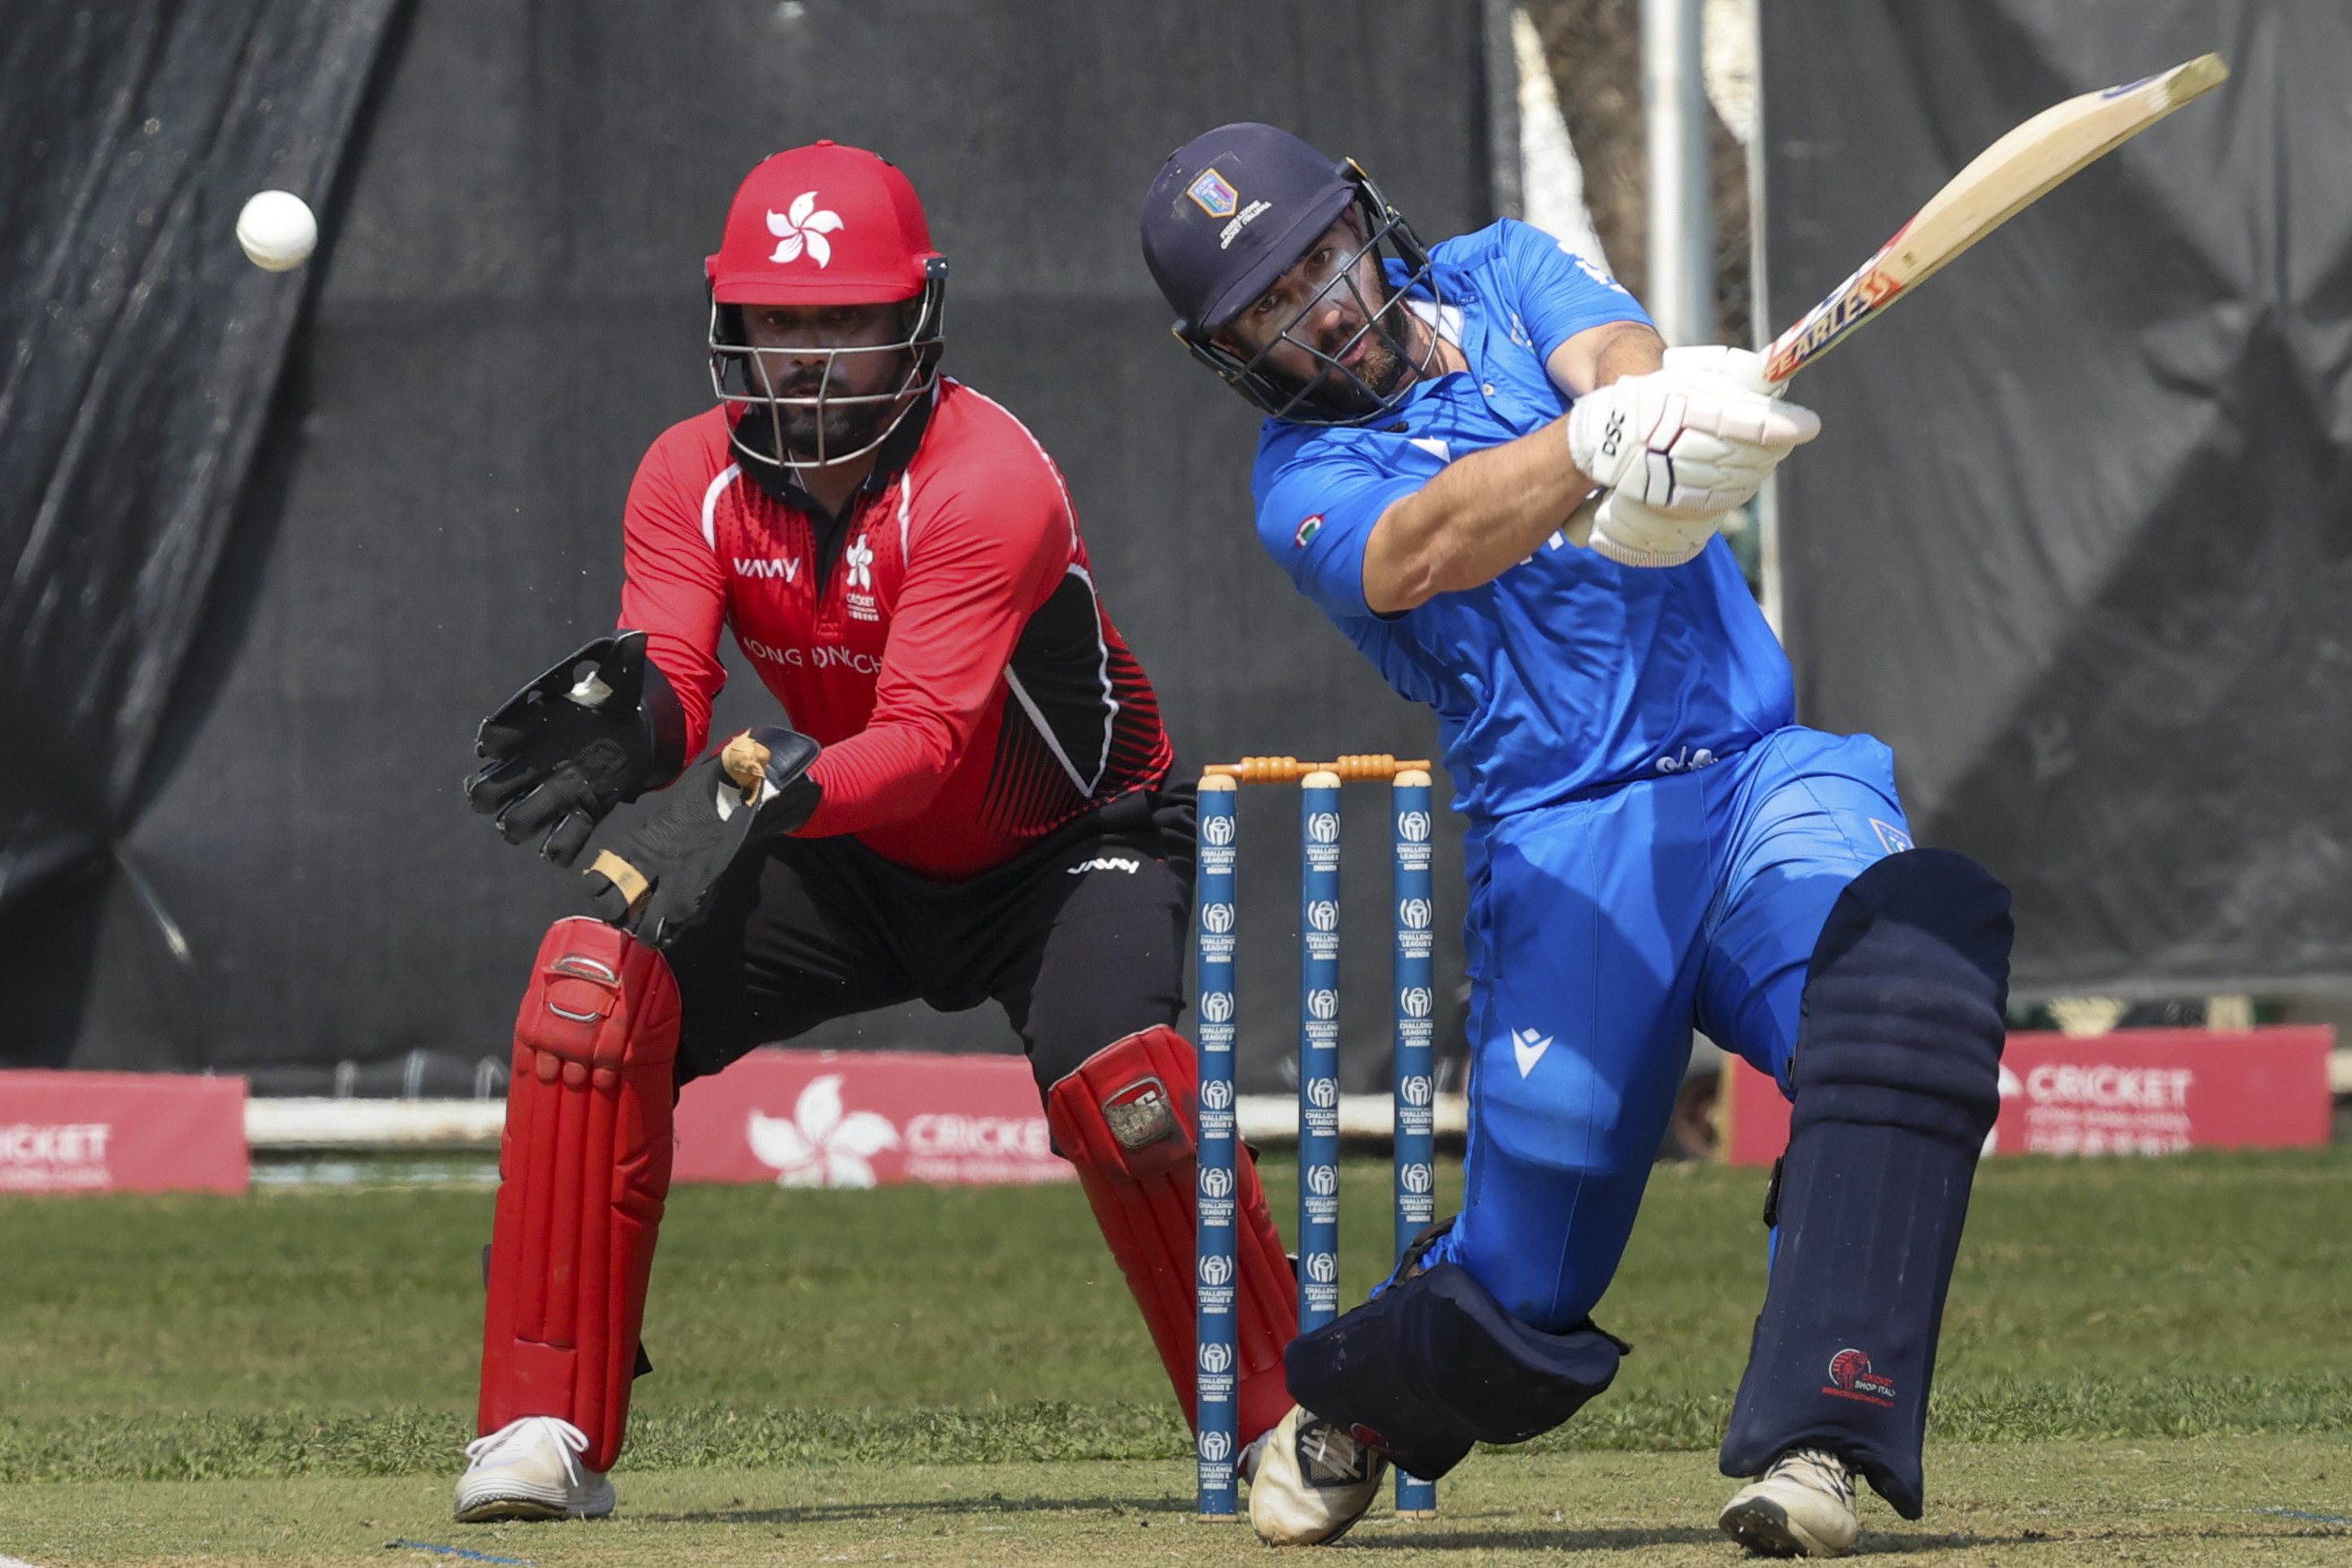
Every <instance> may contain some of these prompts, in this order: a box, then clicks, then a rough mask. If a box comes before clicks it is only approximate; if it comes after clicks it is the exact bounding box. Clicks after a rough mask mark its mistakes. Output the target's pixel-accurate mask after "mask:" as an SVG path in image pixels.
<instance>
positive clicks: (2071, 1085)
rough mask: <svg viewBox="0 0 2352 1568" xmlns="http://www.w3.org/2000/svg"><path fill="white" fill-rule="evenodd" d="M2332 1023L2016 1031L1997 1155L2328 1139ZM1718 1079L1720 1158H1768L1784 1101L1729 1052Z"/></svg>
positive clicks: (2003, 1083) (1777, 1146) (2008, 1052)
mask: <svg viewBox="0 0 2352 1568" xmlns="http://www.w3.org/2000/svg"><path fill="white" fill-rule="evenodd" d="M2335 1044H2336V1031H2335V1030H2333V1029H2331V1028H2328V1027H2326V1026H2325V1025H2306V1024H2284V1025H2277V1026H2271V1027H2266V1028H2260V1029H2252V1030H2248V1031H2245V1032H2242V1033H2236V1034H2217V1033H2214V1032H2212V1031H2210V1030H2206V1029H2118V1030H2116V1031H2115V1032H2114V1033H2112V1034H2105V1035H2088V1036H2072V1035H2056V1034H2042V1033H2034V1034H2024V1035H2011V1036H2010V1037H2009V1044H2008V1045H2007V1046H2006V1047H2004V1048H2003V1051H2002V1055H2001V1064H2000V1121H1998V1122H1996V1123H1994V1125H1993V1130H1992V1136H1991V1137H1990V1139H1988V1140H1987V1141H1986V1149H1985V1152H1987V1153H1992V1154H2177V1153H2179V1152H2182V1151H2183V1150H2187V1149H2290V1148H2301V1147H2306V1146H2309V1145H2312V1144H2317V1143H2325V1142H2327V1141H2328V1137H2329V1135H2330V1133H2331V1132H2332V1131H2333V1123H2334V1101H2333V1097H2332V1096H2331V1094H2330V1092H2329V1089H2328V1081H2327V1056H2328V1052H2329V1051H2330V1050H2331V1049H2333V1048H2334V1047H2335ZM1731 1060H1732V1062H1733V1064H1734V1065H1733V1069H1732V1077H1731V1079H1730V1080H1729V1081H1727V1083H1726V1084H1725V1086H1724V1088H1725V1091H1726V1100H1725V1122H1724V1126H1725V1129H1726V1133H1725V1138H1724V1144H1723V1148H1724V1158H1725V1159H1726V1160H1727V1162H1729V1163H1732V1164H1735V1165H1769V1164H1770V1163H1772V1162H1773V1161H1774V1160H1777V1159H1779V1158H1780V1152H1781V1151H1782V1150H1783V1149H1785V1148H1787V1147H1788V1143H1789V1102H1788V1101H1787V1100H1783V1099H1781V1098H1780V1089H1778V1088H1777V1087H1775V1086H1774V1084H1773V1082H1772V1080H1771V1079H1769V1078H1767V1077H1765V1076H1764V1075H1763V1074H1762V1073H1760V1072H1758V1071H1757V1070H1756V1069H1755V1068H1752V1067H1749V1066H1748V1064H1747V1063H1746V1062H1745V1061H1743V1060H1741V1059H1740V1058H1737V1057H1735V1058H1731Z"/></svg>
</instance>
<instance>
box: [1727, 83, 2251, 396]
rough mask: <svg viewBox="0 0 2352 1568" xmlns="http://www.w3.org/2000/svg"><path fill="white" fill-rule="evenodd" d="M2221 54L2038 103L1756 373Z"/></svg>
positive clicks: (1846, 323) (1792, 365)
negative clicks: (2100, 89) (2049, 102)
mask: <svg viewBox="0 0 2352 1568" xmlns="http://www.w3.org/2000/svg"><path fill="white" fill-rule="evenodd" d="M2229 76H2230V68H2229V67H2228V66H2227V65H2225V64H2224V63H2223V62H2222V59H2221V56H2219V55H2200V56H2199V57H2198V58H2195V59H2193V60H2190V61H2189V63H2188V64H2187V65H2180V66H2175V67H2173V68H2171V69H2170V70H2168V71H2166V72H2164V73H2163V74H2162V75H2161V76H2152V77H2149V78H2147V79H2146V80H2144V81H2135V82H2127V83H2126V84H2125V85H2124V86H2122V87H2111V88H2108V89H2106V90H2105V91H2104V92H2086V93H2084V94H2083V95H2082V96H2081V97H2080V98H2070V99H2068V100H2066V101H2065V102H2063V103H2061V104H2056V105H2053V107H2051V108H2049V109H2045V110H2042V112H2041V113H2039V114H2037V115H2035V116H2034V117H2033V118H2032V119H2031V120H2029V121H2026V122H2025V123H2024V124H2022V125H2021V126H2019V127H2018V128H2017V129H2016V130H2014V131H2011V132H2010V133H2009V134H2008V135H2006V136H2004V137H2002V138H2001V139H2000V141H1998V142H1994V143H1993V144H1992V145H1991V146H1990V147H1988V148H1986V149H1985V150H1984V151H1983V152H1981V153H1978V154H1977V155H1976V158H1975V160H1974V161H1973V162H1971V163H1969V166H1968V167H1967V168H1965V169H1962V170H1961V171H1960V172H1959V173H1958V174H1955V175H1953V176H1952V178H1951V180H1950V181H1949V182H1948V184H1946V185H1945V186H1944V188H1943V189H1942V190H1940V191H1937V193H1936V194H1935V195H1934V196H1933V197H1931V198H1930V199H1929V200H1928V203H1927V205H1926V206H1924V207H1921V208H1920V209H1919V210H1918V212H1917V213H1916V214H1914V215H1913V216H1912V218H1911V221H1910V222H1909V223H1906V224H1905V225H1904V226H1902V227H1901V228H1899V229H1897V230H1896V231H1895V237H1894V238H1893V239H1890V240H1888V241H1887V242H1886V243H1885V245H1884V246H1882V247H1879V251H1878V254H1877V255H1875V256H1874V257H1872V258H1870V259H1869V260H1868V261H1865V262H1864V263H1863V264H1862V268H1861V270H1859V271H1857V272H1856V273H1855V274H1854V275H1853V277H1851V278H1849V279H1846V280H1845V281H1844V282H1843V283H1841V284H1839V285H1838V286H1837V288H1836V289H1834V290H1832V293H1831V294H1830V297H1829V298H1828V299H1826V300H1822V302H1821V303H1820V304H1818V305H1816V306H1814V307H1813V308H1812V309H1811V310H1808V311H1806V312H1805V315H1804V319H1803V320H1801V321H1799V322H1798V323H1797V324H1796V325H1795V326H1793V327H1790V329H1789V330H1788V331H1785V332H1782V333H1781V334H1780V336H1779V337H1778V338H1776V339H1775V340H1773V343H1772V347H1771V349H1770V351H1769V353H1767V354H1766V355H1765V359H1764V377H1765V380H1766V382H1767V383H1768V384H1769V386H1774V387H1777V386H1779V385H1780V384H1782V383H1784V382H1786V381H1787V380H1788V379H1789V378H1790V376H1792V375H1794V374H1797V373H1798V372H1799V371H1801V370H1802V369H1804V368H1805V367H1806V366H1807V365H1809V364H1811V363H1813V361H1815V360H1817V359H1819V358H1821V356H1822V355H1823V354H1825V353H1829V352H1830V350H1831V349H1832V348H1834V347H1835V346H1836V345H1837V344H1838V343H1839V342H1841V341H1843V339H1844V337H1845V335H1846V334H1847V333H1848V332H1850V331H1853V330H1854V329H1855V328H1856V327H1858V326H1860V325H1862V324H1863V323H1864V321H1869V320H1870V319H1871V318H1872V317H1873V316H1875V315H1877V314H1878V313H1879V312H1880V311H1881V310H1885V309H1886V307H1887V306H1889V305H1891V304H1893V303H1894V302H1895V300H1899V299H1901V298H1902V297H1903V295H1904V294H1905V293H1906V291H1908V290H1909V289H1916V288H1917V287H1918V286H1919V285H1920V284H1922V283H1924V282H1926V281H1927V279H1930V278H1932V277H1934V276H1935V275H1936V273H1937V270H1938V269H1939V268H1942V267H1943V265H1944V264H1945V263H1946V262H1948V261H1949V260H1951V259H1952V258H1954V257H1956V256H1958V255H1959V254H1960V252H1962V251H1964V250H1966V249H1967V248H1968V247H1969V246H1971V245H1974V244H1975V243H1976V242H1977V241H1978V240H1979V239H1982V238H1983V237H1985V236H1986V235H1989V234H1990V233H1991V232H1992V231H1993V230H1994V229H1997V228H1999V227H2000V226H2001V225H2002V224H2005V223H2007V222H2008V221H2009V220H2010V219H2011V218H2012V217H2014V216H2017V214H2019V213H2021V212H2022V211H2024V210H2025V208H2026V207H2028V206H2030V205H2032V204H2033V203H2034V202H2035V201H2037V200H2039V199H2040V198H2041V197H2042V194H2043V193H2045V192H2047V191H2048V190H2050V189H2051V188H2052V187H2053V186H2054V185H2056V184H2058V183H2059V182H2061V181H2062V180H2064V179H2065V178H2066V177H2067V176H2068V175H2070V174H2074V172H2075V171H2076V170H2078V169H2080V168H2082V167H2083V166H2084V165H2085V164H2087V163H2092V162H2093V161H2095V160H2096V159H2098V158H2101V157H2103V156H2105V154H2106V153H2111V152H2113V151H2114V150H2115V149H2116V148H2117V147H2120V146H2122V145H2123V144H2124V143H2125V142H2128V141H2130V140H2131V139H2132V138H2133V137H2135V136H2137V135H2138V134H2139V133H2140V132H2143V131H2145V130H2147V128H2148V127H2149V126H2151V125H2153V124H2155V123H2156V122H2157V121H2159V120H2161V119H2163V118H2164V117H2165V116H2166V115H2168V114H2170V113H2171V112H2172V111H2173V110H2176V109H2179V107H2180V106H2181V105H2182V104H2184V103H2187V102H2188V101H2189V100H2191V99H2193V98H2197V97H2199V96H2200V95H2202V94H2204V93H2207V92H2210V91H2211V90H2212V89H2214V88H2217V87H2219V86H2221V83H2222V82H2224V81H2226V80H2228V79H2229Z"/></svg>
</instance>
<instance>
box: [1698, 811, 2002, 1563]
mask: <svg viewBox="0 0 2352 1568" xmlns="http://www.w3.org/2000/svg"><path fill="white" fill-rule="evenodd" d="M2010 937H2011V928H2010V920H2009V894H2008V891H2007V889H2004V888H2002V886H2001V885H2000V882H1998V881H1996V880H1995V879H1993V877H1992V876H1991V875H1990V873H1989V872H1987V871H1986V870H1985V869H1984V868H1982V867H1980V866H1978V865H1977V864H1976V863H1975V862H1973V861H1971V860H1969V859H1968V858H1965V857H1963V856H1959V855H1955V854H1952V853H1951V852H1949V851H1948V850H1940V849H1914V850H1909V851H1906V852H1905V853H1902V854H1898V855H1892V856H1889V857H1887V858H1885V859H1884V860H1881V861H1879V862H1878V863H1876V864H1875V865H1874V866H1872V867H1871V868H1869V869H1868V870H1865V871H1864V872H1863V873H1862V874H1861V875H1860V876H1858V877H1856V878H1855V879H1853V882H1852V883H1851V884H1849V885H1848V886H1847V888H1846V889H1845V890H1844V891H1843V893H1842V894H1840V895H1839V897H1838V900H1837V902H1836V904H1835V905H1834V906H1833V907H1832V910H1831V911H1830V916H1829V919H1828V921H1827V923H1826V924H1825V925H1824V926H1823V927H1822V935H1821V939H1820V942H1818V944H1817V945H1816V946H1815V948H1814V951H1813V958H1812V963H1811V970H1810V972H1809V974H1808V977H1807V980H1806V984H1805V1003H1804V1023H1803V1026H1802V1027H1801V1031H1800V1034H1799V1037H1798V1042H1797V1049H1796V1055H1795V1057H1794V1058H1793V1061H1792V1063H1791V1066H1790V1080H1791V1083H1792V1085H1793V1087H1794V1104H1793V1108H1792V1110H1791V1112H1790V1134H1789V1150H1788V1153H1787V1155H1786V1156H1785V1157H1784V1159H1783V1162H1782V1164H1781V1167H1780V1172H1779V1173H1778V1177H1777V1180H1776V1184H1775V1190H1776V1194H1777V1203H1776V1208H1777V1221H1778V1239H1777V1246H1776V1248H1775V1253H1774V1257H1773V1262H1772V1272H1771V1280H1770V1285H1769V1289H1768V1291H1767V1293H1766V1296H1765V1301H1764V1311H1763V1314H1762V1316H1760V1317H1759V1319H1758V1320H1757V1323H1756V1339H1755V1343H1754V1346H1753V1348H1752V1350H1751V1352H1750V1354H1749V1358H1748V1373H1747V1376H1746V1378H1745V1379H1744V1380H1743V1381H1742V1382H1741V1384H1740V1388H1739V1397H1738V1403H1737V1404H1736V1405H1735V1406H1734V1407H1733V1410H1732V1415H1731V1426H1730V1428H1729V1430H1728V1431H1727V1433H1726V1434H1725V1436H1724V1441H1723V1453H1722V1464H1723V1470H1724V1473H1725V1474H1726V1475H1732V1476H1752V1475H1756V1474H1758V1473H1759V1472H1761V1471H1763V1470H1764V1469H1765V1468H1766V1467H1768V1466H1769V1465H1770V1464H1772V1462H1773V1461H1774V1459H1775V1458H1778V1457H1779V1456H1780V1455H1782V1454H1784V1453H1787V1452H1789V1451H1790V1450H1791V1449H1822V1450H1827V1451H1829V1452H1831V1453H1833V1454H1837V1455H1840V1456H1842V1457H1843V1458H1844V1459H1845V1460H1846V1461H1847V1462H1848V1463H1849V1464H1851V1465H1852V1466H1853V1468H1855V1469H1858V1470H1860V1471H1861V1472H1862V1473H1863V1474H1864V1475H1865V1476H1867V1477H1868V1478H1869V1479H1870V1481H1871V1484H1872V1485H1873V1486H1874V1487H1875V1488H1877V1489H1878V1492H1879V1495H1880V1496H1882V1497H1884V1498H1885V1499H1886V1500H1887V1501H1888V1502H1889V1503H1891V1504H1892V1505H1893V1506H1894V1507H1895V1510H1896V1511H1897V1512H1899V1513H1901V1514H1902V1515H1903V1516H1904V1517H1905V1518H1906V1519H1916V1518H1918V1517H1919V1514H1920V1511H1921V1509H1922V1506H1923V1503H1924V1497H1923V1481H1922V1477H1921V1471H1920V1444H1921V1440H1922V1438H1923V1436H1924V1434H1925V1431H1926V1426H1927V1392H1928V1384H1929V1381H1930V1379H1931V1377H1932V1376H1933V1373H1934V1371H1935V1363H1936V1339H1937V1331H1938V1330H1939V1328H1940V1327H1941V1324H1942V1321H1943V1312H1944V1298H1945V1293H1946V1291H1947V1290H1948V1289H1949V1287H1950V1284H1951V1278H1952V1262H1953V1258H1954V1256H1955V1254H1956V1253H1957V1252H1958V1247H1959V1241H1960V1228H1961V1226H1962V1223H1963V1222H1964V1221H1965V1220H1966V1218H1967V1216H1968V1206H1969V1185H1970V1184H1971V1182H1972V1181H1973V1179H1974V1177H1975V1173H1976V1163H1977V1159H1978V1156H1979V1152H1980V1150H1981V1149H1982V1147H1983V1144H1984V1139H1985V1134H1986V1133H1987V1132H1988V1131H1990V1129H1991V1127H1992V1123H1993V1120H1994V1118H1995V1116H1996V1115H1997V1114H1998V1113H1999V1111H2000V1084H1999V1077H2000V1048H2001V1041H2002V1030H2003V1018H2002V1015H2003V1010H2004V1007H2005V1005H2006V1003H2007V996H2008V979H2009V950H2010Z"/></svg>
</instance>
